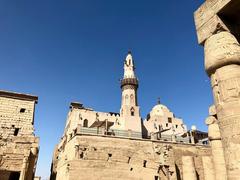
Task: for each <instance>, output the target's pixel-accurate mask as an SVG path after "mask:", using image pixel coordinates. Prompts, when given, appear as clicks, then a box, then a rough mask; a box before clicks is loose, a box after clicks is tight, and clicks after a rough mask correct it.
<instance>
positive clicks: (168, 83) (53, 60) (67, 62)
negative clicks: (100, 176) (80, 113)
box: [0, 0, 212, 177]
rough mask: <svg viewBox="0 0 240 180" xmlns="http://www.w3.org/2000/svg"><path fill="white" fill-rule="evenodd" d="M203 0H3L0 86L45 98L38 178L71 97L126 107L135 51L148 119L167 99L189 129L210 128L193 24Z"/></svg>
mask: <svg viewBox="0 0 240 180" xmlns="http://www.w3.org/2000/svg"><path fill="white" fill-rule="evenodd" d="M202 2H203V0H199V1H193V0H183V1H180V0H151V1H149V0H132V1H129V0H119V1H113V0H101V1H100V0H95V1H93V0H72V1H67V0H55V1H54V0H51V1H49V0H41V1H33V0H21V1H19V0H12V1H9V0H2V1H0V22H1V24H0V61H1V66H0V89H3V90H10V91H17V92H23V93H30V94H34V95H37V96H39V103H38V104H37V106H36V116H35V129H36V134H37V136H40V138H41V139H40V154H39V160H38V167H37V175H41V176H43V177H48V175H49V172H50V164H51V159H52V153H53V149H54V146H55V145H56V144H57V143H58V141H59V138H60V137H61V135H62V133H63V130H64V126H65V121H66V116H67V112H68V110H69V104H70V102H71V101H80V102H82V103H83V104H84V105H85V106H87V107H92V108H94V109H95V110H98V111H116V112H118V111H119V109H120V97H121V91H120V87H119V78H121V77H122V75H123V60H124V58H125V56H126V54H127V51H128V50H129V49H131V50H132V54H133V58H134V60H135V64H136V68H137V69H136V71H137V75H138V78H139V81H140V87H139V91H138V97H139V105H140V106H141V114H142V116H143V117H145V116H146V114H147V113H148V112H149V111H150V110H151V108H152V107H153V106H154V105H155V104H156V102H157V98H158V97H160V98H161V102H162V103H163V104H165V105H167V106H168V107H169V108H170V110H172V111H173V112H174V113H175V115H176V116H177V117H181V118H183V119H184V121H185V123H186V124H187V125H188V128H190V126H191V125H192V124H195V125H196V126H197V128H198V129H201V130H206V129H207V128H206V126H205V125H204V119H205V118H206V116H207V115H208V106H209V105H211V104H212V94H211V89H210V82H209V79H208V77H207V76H206V74H205V72H204V61H203V58H204V57H203V48H202V47H201V46H199V45H198V44H197V37H196V31H195V26H194V21H193V12H194V10H196V9H197V7H199V5H200V4H201V3H202Z"/></svg>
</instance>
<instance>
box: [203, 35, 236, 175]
mask: <svg viewBox="0 0 240 180" xmlns="http://www.w3.org/2000/svg"><path fill="white" fill-rule="evenodd" d="M204 52H205V70H206V72H207V73H208V75H209V77H210V78H211V84H212V90H213V96H214V102H215V106H216V112H217V117H218V120H219V128H220V133H221V138H222V143H223V149H224V156H225V160H226V168H227V174H228V179H231V180H232V179H236V180H237V179H239V175H240V153H239V152H240V65H239V64H240V45H239V43H238V41H237V39H236V38H235V37H234V36H233V35H232V34H231V33H229V32H227V31H222V32H221V31H220V32H217V33H216V34H213V35H212V36H210V37H209V38H208V39H207V40H206V41H205V44H204Z"/></svg>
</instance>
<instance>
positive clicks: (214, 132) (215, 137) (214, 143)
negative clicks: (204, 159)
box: [205, 105, 227, 180]
mask: <svg viewBox="0 0 240 180" xmlns="http://www.w3.org/2000/svg"><path fill="white" fill-rule="evenodd" d="M209 115H210V116H209V117H208V118H207V119H206V121H205V123H206V124H207V125H208V138H209V141H210V145H211V150H212V159H213V164H214V169H215V179H216V180H226V179H227V172H226V164H225V159H224V152H223V145H222V141H221V135H220V130H219V126H218V120H217V119H216V109H215V106H214V105H213V106H211V107H210V108H209Z"/></svg>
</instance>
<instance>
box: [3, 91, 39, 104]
mask: <svg viewBox="0 0 240 180" xmlns="http://www.w3.org/2000/svg"><path fill="white" fill-rule="evenodd" d="M0 97H5V98H13V99H20V100H25V101H35V103H36V104H37V103H38V96H34V95H30V94H23V93H17V92H10V91H4V90H0Z"/></svg>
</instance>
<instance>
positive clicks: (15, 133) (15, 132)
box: [14, 128, 19, 136]
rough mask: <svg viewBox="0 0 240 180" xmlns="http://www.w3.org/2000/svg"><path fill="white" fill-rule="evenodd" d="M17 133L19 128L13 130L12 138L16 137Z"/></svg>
mask: <svg viewBox="0 0 240 180" xmlns="http://www.w3.org/2000/svg"><path fill="white" fill-rule="evenodd" d="M18 132H19V128H15V130H14V136H17V135H18Z"/></svg>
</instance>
